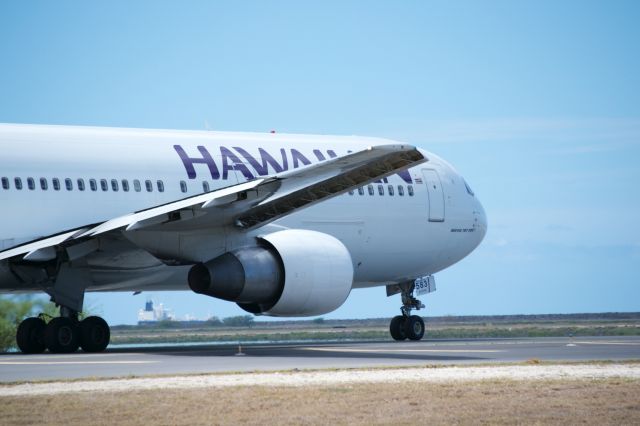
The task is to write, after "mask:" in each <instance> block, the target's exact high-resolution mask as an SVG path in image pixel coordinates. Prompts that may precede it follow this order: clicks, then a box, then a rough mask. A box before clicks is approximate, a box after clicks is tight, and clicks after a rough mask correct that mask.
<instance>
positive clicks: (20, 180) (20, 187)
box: [13, 178, 22, 189]
mask: <svg viewBox="0 0 640 426" xmlns="http://www.w3.org/2000/svg"><path fill="white" fill-rule="evenodd" d="M13 182H14V183H15V184H16V189H22V179H20V178H15V179H14V180H13Z"/></svg>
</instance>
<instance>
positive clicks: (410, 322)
mask: <svg viewBox="0 0 640 426" xmlns="http://www.w3.org/2000/svg"><path fill="white" fill-rule="evenodd" d="M404 334H405V336H407V338H408V339H409V340H420V339H422V336H424V321H423V320H422V318H420V317H419V316H417V315H411V316H410V317H409V318H407V319H406V321H405V323H404Z"/></svg>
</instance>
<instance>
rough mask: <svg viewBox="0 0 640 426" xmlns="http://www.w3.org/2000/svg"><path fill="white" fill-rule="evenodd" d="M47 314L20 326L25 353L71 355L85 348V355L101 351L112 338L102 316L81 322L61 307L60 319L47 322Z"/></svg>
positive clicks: (17, 339)
mask: <svg viewBox="0 0 640 426" xmlns="http://www.w3.org/2000/svg"><path fill="white" fill-rule="evenodd" d="M45 318H46V316H45V315H42V314H41V315H39V316H37V317H31V318H27V319H25V320H24V321H22V322H21V323H20V325H19V326H18V331H17V333H16V342H17V343H18V347H19V348H20V350H21V351H22V353H25V354H36V353H42V352H44V350H45V349H49V352H53V353H71V352H75V351H77V350H78V347H80V348H82V350H83V351H85V352H101V351H103V350H105V349H106V347H107V345H108V344H109V340H110V338H111V331H110V329H109V325H108V324H107V323H106V321H105V320H103V319H102V318H100V317H96V316H91V317H87V318H85V319H83V320H82V321H80V320H78V313H77V312H75V311H72V310H70V309H68V308H65V307H61V308H60V316H59V317H56V318H52V319H51V320H50V321H49V322H48V323H45V320H44V319H45Z"/></svg>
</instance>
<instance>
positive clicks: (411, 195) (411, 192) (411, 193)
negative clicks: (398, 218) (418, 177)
mask: <svg viewBox="0 0 640 426" xmlns="http://www.w3.org/2000/svg"><path fill="white" fill-rule="evenodd" d="M407 193H408V194H409V197H413V185H408V186H407Z"/></svg>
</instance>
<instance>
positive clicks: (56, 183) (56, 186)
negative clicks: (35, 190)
mask: <svg viewBox="0 0 640 426" xmlns="http://www.w3.org/2000/svg"><path fill="white" fill-rule="evenodd" d="M51 182H52V183H53V189H54V190H55V191H60V179H58V178H53V179H51Z"/></svg>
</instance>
